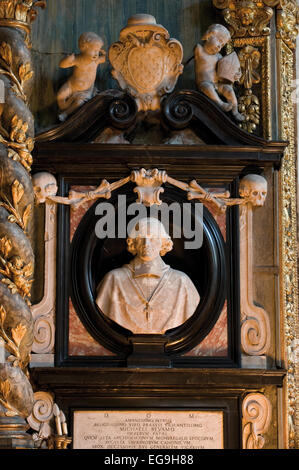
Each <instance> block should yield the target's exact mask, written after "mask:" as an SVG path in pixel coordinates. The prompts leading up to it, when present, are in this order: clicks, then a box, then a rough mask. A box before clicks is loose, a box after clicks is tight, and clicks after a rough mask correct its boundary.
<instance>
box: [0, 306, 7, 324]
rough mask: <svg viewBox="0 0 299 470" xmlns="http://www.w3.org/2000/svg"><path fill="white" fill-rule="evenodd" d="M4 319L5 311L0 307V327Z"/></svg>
mask: <svg viewBox="0 0 299 470" xmlns="http://www.w3.org/2000/svg"><path fill="white" fill-rule="evenodd" d="M5 318H6V310H5V308H4V307H3V305H0V321H1V325H4V322H5Z"/></svg>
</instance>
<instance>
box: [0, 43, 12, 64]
mask: <svg viewBox="0 0 299 470" xmlns="http://www.w3.org/2000/svg"><path fill="white" fill-rule="evenodd" d="M0 55H1V57H2V59H3V60H4V62H6V64H7V65H9V66H11V65H12V51H11V47H10V45H9V44H7V42H2V43H1V45H0Z"/></svg>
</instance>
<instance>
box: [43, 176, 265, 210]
mask: <svg viewBox="0 0 299 470" xmlns="http://www.w3.org/2000/svg"><path fill="white" fill-rule="evenodd" d="M47 175H48V177H47ZM40 181H42V184H39V185H35V186H34V188H35V197H36V203H37V204H39V203H41V202H44V201H46V202H48V203H49V202H55V203H57V204H64V205H69V206H70V207H71V209H72V210H76V209H78V208H79V207H80V206H81V205H82V204H84V203H85V202H87V201H92V200H96V199H100V198H105V199H109V198H110V197H111V193H112V191H115V190H116V189H118V188H120V187H121V186H124V185H125V184H127V183H129V182H134V183H136V188H134V192H136V193H137V194H138V199H137V202H138V203H140V204H144V205H145V206H147V207H150V206H152V205H154V204H157V205H161V204H162V201H161V199H160V195H161V193H163V192H164V188H162V187H161V185H162V184H163V183H168V184H170V185H172V186H176V187H177V188H179V189H181V190H182V191H185V192H186V193H187V198H188V200H193V199H198V200H199V201H202V202H209V203H210V204H212V205H213V206H214V208H215V209H216V210H217V211H219V212H220V213H221V212H222V213H223V212H225V211H226V209H227V207H229V206H234V205H246V204H251V205H252V206H262V205H263V204H264V202H265V199H266V196H267V181H266V180H265V178H263V177H262V176H260V175H247V176H245V177H244V178H243V180H242V184H241V186H240V196H241V197H240V198H231V197H230V193H229V191H226V192H224V193H212V192H209V191H206V190H205V189H204V188H202V187H201V186H200V185H199V184H198V183H197V182H196V181H195V180H193V181H191V182H190V183H184V182H182V181H179V180H176V179H174V178H172V177H171V176H169V175H167V173H166V172H165V171H164V170H162V171H161V170H158V169H157V168H154V169H152V170H146V169H144V168H141V169H140V170H134V171H132V172H131V174H130V176H127V177H126V178H123V179H121V180H118V181H116V182H113V183H111V184H110V183H108V181H106V180H103V181H102V182H101V184H100V185H99V186H98V187H97V188H96V189H95V190H94V191H85V192H78V191H73V190H71V191H70V192H69V195H68V197H62V196H55V195H51V192H50V190H49V192H48V193H47V190H46V188H49V187H52V186H51V185H53V194H56V190H57V187H56V185H55V184H54V180H53V176H52V175H50V174H48V173H44V176H43V178H40ZM41 193H42V194H43V197H42V198H41V197H40V194H41Z"/></svg>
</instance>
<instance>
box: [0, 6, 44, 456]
mask: <svg viewBox="0 0 299 470" xmlns="http://www.w3.org/2000/svg"><path fill="white" fill-rule="evenodd" d="M37 6H41V7H45V2H41V1H33V0H26V1H25V0H24V1H22V0H0V179H1V184H0V448H26V447H31V446H32V440H31V437H30V436H29V435H27V434H26V429H27V427H28V425H27V423H26V418H27V417H28V416H29V415H30V413H31V411H32V406H33V403H34V397H33V391H32V387H31V384H30V380H29V376H28V370H27V365H28V363H29V360H30V352H31V347H32V342H33V320H32V314H31V311H30V293H31V286H32V282H33V271H34V254H33V250H32V246H31V231H32V214H33V204H34V192H33V187H32V182H31V176H30V168H31V164H32V156H31V151H32V149H33V139H34V119H33V116H32V114H31V112H30V110H29V107H28V100H29V97H30V94H31V90H32V86H33V70H32V62H31V54H30V29H31V28H30V24H31V21H32V20H33V19H34V18H35V16H36V10H35V7H37Z"/></svg>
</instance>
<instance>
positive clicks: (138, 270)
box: [128, 256, 169, 278]
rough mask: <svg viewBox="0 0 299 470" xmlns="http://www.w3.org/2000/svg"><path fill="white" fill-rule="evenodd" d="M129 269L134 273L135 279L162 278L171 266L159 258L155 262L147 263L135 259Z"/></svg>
mask: <svg viewBox="0 0 299 470" xmlns="http://www.w3.org/2000/svg"><path fill="white" fill-rule="evenodd" d="M128 266H129V268H130V270H131V271H132V273H133V277H134V278H138V277H157V278H160V277H162V276H163V275H164V274H165V272H166V271H167V270H168V269H169V266H168V265H167V264H165V263H164V261H163V260H162V258H161V257H160V256H158V258H156V259H155V260H153V261H149V262H145V261H142V260H140V259H139V258H137V257H135V258H134V259H133V260H132V261H131V262H130V263H129V265H128Z"/></svg>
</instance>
